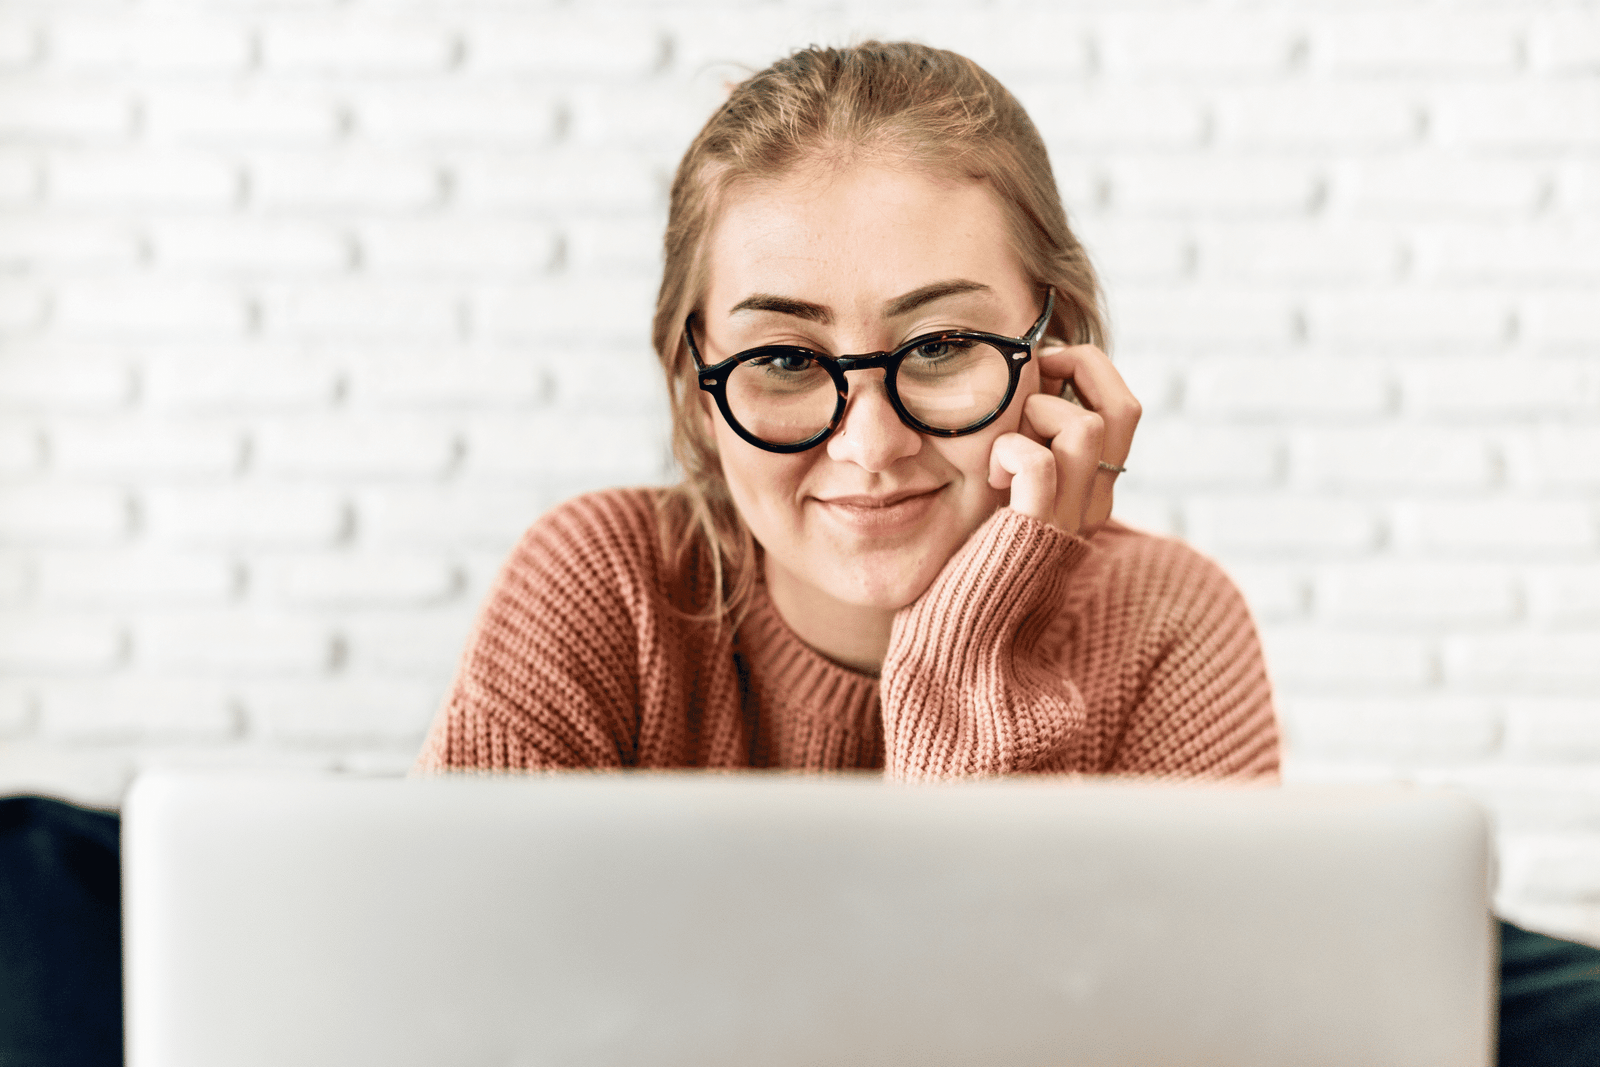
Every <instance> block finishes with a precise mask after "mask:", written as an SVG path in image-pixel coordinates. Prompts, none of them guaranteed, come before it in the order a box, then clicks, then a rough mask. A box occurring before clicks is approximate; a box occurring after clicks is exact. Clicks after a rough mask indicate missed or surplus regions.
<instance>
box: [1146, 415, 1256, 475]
mask: <svg viewBox="0 0 1600 1067" xmlns="http://www.w3.org/2000/svg"><path fill="white" fill-rule="evenodd" d="M1283 464H1284V443H1283V435H1282V433H1281V432H1279V431H1277V430H1275V429H1267V428H1260V427H1251V426H1227V425H1223V426H1217V425H1211V424H1204V423H1195V422H1192V421H1187V420H1182V421H1180V420H1177V419H1166V420H1155V421H1152V420H1148V419H1147V420H1144V421H1143V422H1142V423H1141V424H1140V426H1139V432H1138V434H1137V435H1136V436H1135V437H1134V439H1133V451H1132V452H1131V453H1130V455H1129V457H1128V463H1127V466H1128V473H1127V474H1126V475H1125V476H1124V477H1123V479H1122V480H1123V482H1124V483H1125V484H1127V485H1128V486H1129V487H1130V488H1151V487H1158V486H1165V487H1169V488H1178V489H1182V488H1185V487H1195V488H1201V487H1204V488H1251V487H1260V486H1267V485H1271V484H1272V483H1274V482H1277V481H1279V480H1280V479H1281V478H1282V476H1283Z"/></svg>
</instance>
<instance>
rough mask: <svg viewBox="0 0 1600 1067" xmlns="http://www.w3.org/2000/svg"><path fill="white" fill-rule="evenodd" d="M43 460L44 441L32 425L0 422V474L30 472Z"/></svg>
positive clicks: (13, 474) (8, 474)
mask: <svg viewBox="0 0 1600 1067" xmlns="http://www.w3.org/2000/svg"><path fill="white" fill-rule="evenodd" d="M43 460H44V441H43V438H42V437H41V436H40V434H39V431H38V430H37V429H35V428H34V427H32V426H22V425H17V424H15V423H9V422H8V423H0V476H3V477H16V476H17V475H19V474H31V473H33V472H34V471H36V470H38V469H39V466H40V464H41V463H42V462H43Z"/></svg>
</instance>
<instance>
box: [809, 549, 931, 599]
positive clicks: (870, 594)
mask: <svg viewBox="0 0 1600 1067" xmlns="http://www.w3.org/2000/svg"><path fill="white" fill-rule="evenodd" d="M951 554H952V553H951V552H945V553H942V554H941V555H939V556H938V557H937V558H927V557H924V558H922V559H903V558H901V559H895V558H892V557H891V558H889V559H883V560H872V561H870V562H866V561H860V560H857V561H854V562H853V563H847V564H843V565H841V566H840V567H839V568H838V570H837V571H835V572H834V574H833V575H832V576H830V577H831V578H832V580H831V581H829V582H828V583H827V586H831V588H828V592H829V593H830V594H831V595H832V596H833V597H834V598H835V599H837V600H840V601H842V602H844V603H846V604H855V605H856V606H858V607H863V608H877V609H879V610H883V611H899V610H900V609H901V608H903V607H905V606H906V605H908V604H910V603H911V602H912V601H914V600H916V599H917V598H918V597H919V596H921V595H922V594H923V593H925V592H927V590H928V587H929V586H930V585H932V584H933V581H934V579H935V578H937V577H938V576H939V572H940V570H942V569H943V567H944V564H945V561H947V560H948V559H949V557H950V555H951Z"/></svg>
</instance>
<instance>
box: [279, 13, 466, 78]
mask: <svg viewBox="0 0 1600 1067" xmlns="http://www.w3.org/2000/svg"><path fill="white" fill-rule="evenodd" d="M417 15H421V12H420V11H419V12H416V13H407V14H406V15H403V16H400V17H395V16H394V15H390V14H388V13H382V12H376V11H368V12H363V13H361V14H359V15H352V14H350V13H348V12H340V13H337V14H333V15H332V17H329V16H327V15H321V14H318V15H300V16H298V17H294V16H290V17H285V16H279V17H277V18H275V19H273V20H272V21H271V22H269V23H267V25H266V26H265V27H264V28H263V30H262V34H261V61H262V66H263V67H264V68H265V69H266V70H267V71H269V72H286V73H293V74H306V73H312V74H334V75H338V76H341V77H346V76H349V75H352V74H354V75H358V76H365V75H374V74H380V75H397V74H401V75H427V74H437V73H442V72H443V71H445V70H447V69H448V68H449V67H450V66H451V65H452V64H453V63H454V62H455V60H456V56H457V52H458V50H459V46H458V42H457V41H456V37H455V34H454V33H453V32H451V30H450V29H449V27H448V25H447V24H442V23H440V22H439V21H438V20H437V19H436V18H432V17H427V16H423V17H416V16H417Z"/></svg>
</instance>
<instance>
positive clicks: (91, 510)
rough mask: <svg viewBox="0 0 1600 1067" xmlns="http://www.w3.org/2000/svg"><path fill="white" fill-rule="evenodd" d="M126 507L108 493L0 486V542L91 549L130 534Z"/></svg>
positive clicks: (58, 487)
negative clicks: (93, 546) (76, 546)
mask: <svg viewBox="0 0 1600 1067" xmlns="http://www.w3.org/2000/svg"><path fill="white" fill-rule="evenodd" d="M129 517H130V516H129V510H128V502H127V499H126V498H125V497H124V495H123V493H122V492H121V491H120V490H117V489H113V488H110V487H100V486H96V487H88V486H77V485H73V486H68V485H15V484H13V485H6V486H0V542H3V543H9V544H47V545H51V546H56V545H93V544H106V543H109V542H115V541H118V540H120V539H121V538H122V537H124V536H125V535H126V534H127V533H128V531H129Z"/></svg>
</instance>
